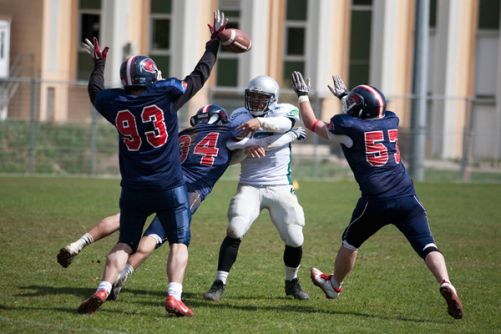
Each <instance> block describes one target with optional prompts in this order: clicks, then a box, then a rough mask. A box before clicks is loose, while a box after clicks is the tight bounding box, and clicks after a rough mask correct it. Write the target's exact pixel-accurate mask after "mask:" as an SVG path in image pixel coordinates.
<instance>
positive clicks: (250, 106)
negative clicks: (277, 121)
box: [245, 75, 279, 117]
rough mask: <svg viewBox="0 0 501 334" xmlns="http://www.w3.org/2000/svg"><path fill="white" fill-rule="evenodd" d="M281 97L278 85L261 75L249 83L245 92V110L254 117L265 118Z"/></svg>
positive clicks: (271, 79)
mask: <svg viewBox="0 0 501 334" xmlns="http://www.w3.org/2000/svg"><path fill="white" fill-rule="evenodd" d="M278 95H279V87H278V83H277V82H276V81H275V80H274V79H273V78H271V77H269V76H266V75H260V76H258V77H255V78H254V79H252V80H251V81H250V82H249V85H248V86H247V89H246V90H245V108H246V109H247V110H249V111H250V112H251V114H252V115H253V116H254V117H259V116H263V115H264V114H265V113H266V111H268V109H269V108H270V106H272V105H273V104H275V103H277V101H278Z"/></svg>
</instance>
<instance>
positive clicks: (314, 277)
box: [310, 268, 343, 299]
mask: <svg viewBox="0 0 501 334" xmlns="http://www.w3.org/2000/svg"><path fill="white" fill-rule="evenodd" d="M310 277H311V281H312V282H313V284H315V285H316V286H318V287H319V288H320V289H322V291H323V292H324V293H325V297H327V298H328V299H335V298H337V296H338V295H339V294H340V293H341V291H343V289H342V288H341V287H339V288H336V287H335V286H334V285H332V281H331V278H332V275H327V274H324V273H323V272H321V271H320V270H319V269H317V268H311V271H310Z"/></svg>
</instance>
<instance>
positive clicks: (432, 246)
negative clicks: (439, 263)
mask: <svg viewBox="0 0 501 334" xmlns="http://www.w3.org/2000/svg"><path fill="white" fill-rule="evenodd" d="M431 252H439V253H442V252H441V251H440V249H438V247H437V245H435V244H427V245H425V246H424V247H423V249H422V250H421V251H420V252H418V253H419V256H421V258H423V260H424V259H425V258H426V255H428V254H430V253H431Z"/></svg>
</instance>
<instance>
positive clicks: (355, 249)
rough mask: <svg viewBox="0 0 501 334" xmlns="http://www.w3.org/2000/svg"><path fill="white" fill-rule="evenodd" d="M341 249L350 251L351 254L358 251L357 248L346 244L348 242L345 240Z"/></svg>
mask: <svg viewBox="0 0 501 334" xmlns="http://www.w3.org/2000/svg"><path fill="white" fill-rule="evenodd" d="M343 247H344V248H346V249H349V250H351V251H353V252H357V251H358V248H357V247H355V246H353V245H350V244H349V243H348V241H346V240H343Z"/></svg>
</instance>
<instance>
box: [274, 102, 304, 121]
mask: <svg viewBox="0 0 501 334" xmlns="http://www.w3.org/2000/svg"><path fill="white" fill-rule="evenodd" d="M271 111H272V113H270V114H272V115H270V116H285V117H288V118H292V119H295V120H299V109H298V108H297V107H296V106H295V105H292V104H290V103H277V104H276V105H275V106H274V108H273V109H272V110H271Z"/></svg>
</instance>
